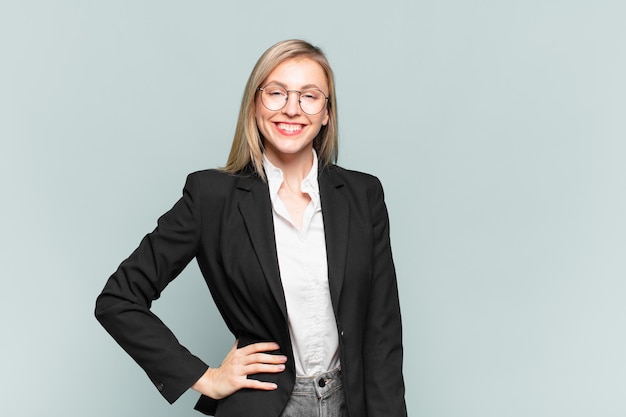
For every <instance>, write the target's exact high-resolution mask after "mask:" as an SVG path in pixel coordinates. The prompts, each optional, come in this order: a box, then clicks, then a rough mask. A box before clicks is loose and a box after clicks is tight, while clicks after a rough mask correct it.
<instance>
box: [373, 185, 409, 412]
mask: <svg viewBox="0 0 626 417" xmlns="http://www.w3.org/2000/svg"><path fill="white" fill-rule="evenodd" d="M376 185H377V187H376V189H375V192H374V193H372V195H370V197H369V199H370V207H371V216H372V219H373V237H374V247H373V270H372V278H371V288H370V291H369V303H368V308H367V316H366V326H365V340H364V345H363V354H364V371H365V375H364V376H365V398H366V403H367V415H368V416H370V417H383V416H384V417H404V416H406V413H407V412H406V404H405V399H404V379H403V376H402V360H403V349H402V323H401V317H400V303H399V300H398V288H397V282H396V273H395V267H394V264H393V259H392V254H391V244H390V238H389V218H388V214H387V208H386V206H385V202H384V195H383V189H382V186H381V184H380V182H379V181H378V180H377V181H376Z"/></svg>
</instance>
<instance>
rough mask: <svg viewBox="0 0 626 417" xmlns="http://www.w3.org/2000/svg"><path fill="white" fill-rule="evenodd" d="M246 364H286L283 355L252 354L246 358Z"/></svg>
mask: <svg viewBox="0 0 626 417" xmlns="http://www.w3.org/2000/svg"><path fill="white" fill-rule="evenodd" d="M246 361H247V364H253V363H272V364H279V363H285V362H287V357H286V356H285V355H272V354H270V353H254V354H251V355H248V356H247V357H246Z"/></svg>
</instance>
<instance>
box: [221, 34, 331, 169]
mask: <svg viewBox="0 0 626 417" xmlns="http://www.w3.org/2000/svg"><path fill="white" fill-rule="evenodd" d="M294 58H310V59H312V60H314V61H315V62H317V63H318V64H319V65H320V66H321V67H322V69H323V70H324V74H325V75H326V80H327V81H328V89H329V92H328V95H329V99H328V104H327V106H328V116H329V117H328V123H327V124H326V125H325V126H322V128H321V129H320V131H319V133H318V134H317V136H316V137H315V139H313V148H314V149H315V151H316V152H317V156H318V160H319V164H320V168H321V167H324V166H326V165H328V164H331V163H335V162H336V161H337V153H338V149H337V146H338V130H337V101H336V98H335V80H334V77H333V71H332V69H331V68H330V64H329V63H328V60H327V59H326V56H325V55H324V53H323V52H322V50H321V49H320V48H318V47H316V46H313V45H311V44H310V43H308V42H305V41H303V40H299V39H290V40H286V41H282V42H278V43H277V44H275V45H273V46H271V47H270V48H269V49H268V50H267V51H265V52H264V53H263V55H261V57H260V58H259V60H258V61H257V63H256V65H255V66H254V69H253V70H252V73H251V74H250V78H248V82H247V84H246V88H245V90H244V93H243V99H242V100H241V107H240V109H239V118H238V119H237V127H236V129H235V136H234V138H233V143H232V146H231V148H230V154H229V155H228V162H227V163H226V166H225V167H224V168H222V169H223V170H224V171H226V172H229V173H236V172H239V171H241V170H242V169H244V168H245V167H246V166H248V165H249V164H250V163H252V165H253V167H254V169H255V171H256V172H257V174H258V175H259V176H260V177H261V178H263V179H265V174H264V172H263V141H262V138H261V135H260V133H259V129H258V127H257V124H256V118H255V99H256V94H257V91H258V89H259V87H261V84H262V83H263V82H264V81H265V79H267V77H268V76H269V75H270V73H271V72H272V71H273V70H274V68H276V67H277V66H278V65H280V64H281V63H283V62H285V61H287V60H289V59H294Z"/></svg>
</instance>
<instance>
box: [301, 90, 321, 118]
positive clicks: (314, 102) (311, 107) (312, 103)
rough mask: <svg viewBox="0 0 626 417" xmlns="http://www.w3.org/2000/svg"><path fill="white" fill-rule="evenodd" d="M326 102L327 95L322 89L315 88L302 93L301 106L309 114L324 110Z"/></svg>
mask: <svg viewBox="0 0 626 417" xmlns="http://www.w3.org/2000/svg"><path fill="white" fill-rule="evenodd" d="M325 104H326V96H325V95H324V93H323V92H322V91H321V90H318V89H317V88H313V89H310V90H304V91H303V92H302V93H300V107H301V108H302V111H303V112H305V113H308V114H317V113H319V112H321V111H322V109H323V108H324V105H325Z"/></svg>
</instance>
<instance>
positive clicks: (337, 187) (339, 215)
mask: <svg viewBox="0 0 626 417" xmlns="http://www.w3.org/2000/svg"><path fill="white" fill-rule="evenodd" d="M318 182H319V187H320V200H321V203H322V215H323V217H324V234H325V236H326V257H327V259H328V283H329V286H330V297H331V301H332V304H333V309H334V310H335V313H337V312H338V311H339V310H338V308H339V297H340V295H341V288H342V286H343V280H344V275H345V268H346V254H347V249H348V233H349V224H350V222H349V219H350V205H349V204H348V200H347V199H346V197H345V195H344V194H343V192H342V189H343V188H344V186H345V184H344V182H343V179H342V178H341V177H340V176H339V175H338V174H337V172H336V169H335V168H334V167H332V166H331V167H327V168H324V169H322V171H321V172H320V174H319V177H318Z"/></svg>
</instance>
